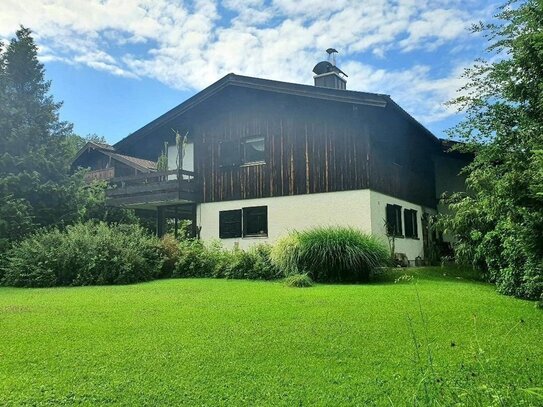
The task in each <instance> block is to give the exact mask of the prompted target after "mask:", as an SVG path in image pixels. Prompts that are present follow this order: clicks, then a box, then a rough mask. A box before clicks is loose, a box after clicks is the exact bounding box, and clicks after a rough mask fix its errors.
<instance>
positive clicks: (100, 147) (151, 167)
mask: <svg viewBox="0 0 543 407" xmlns="http://www.w3.org/2000/svg"><path fill="white" fill-rule="evenodd" d="M90 150H96V151H99V152H101V153H102V154H104V155H107V156H108V157H111V158H112V159H114V160H117V161H119V162H121V163H123V164H126V165H128V166H130V167H133V168H136V169H138V170H139V171H142V172H150V171H155V170H156V163H155V162H153V161H149V160H144V159H143V158H138V157H132V156H129V155H124V154H119V153H117V152H116V151H115V147H113V146H111V145H109V144H104V143H96V142H94V141H89V142H87V143H86V144H85V145H84V146H83V147H82V148H81V149H80V150H79V151H78V153H77V155H76V156H75V158H74V159H73V160H72V166H74V164H75V163H76V162H77V160H78V159H79V158H80V157H81V156H82V155H83V154H85V153H86V152H88V151H90Z"/></svg>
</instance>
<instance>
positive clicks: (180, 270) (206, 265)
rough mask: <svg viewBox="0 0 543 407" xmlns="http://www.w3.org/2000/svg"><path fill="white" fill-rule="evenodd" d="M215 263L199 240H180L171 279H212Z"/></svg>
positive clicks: (212, 255) (212, 256) (212, 254)
mask: <svg viewBox="0 0 543 407" xmlns="http://www.w3.org/2000/svg"><path fill="white" fill-rule="evenodd" d="M217 261H218V259H216V258H215V256H214V253H213V251H212V250H210V249H209V248H206V247H205V245H204V243H203V242H202V241H201V240H196V239H186V240H182V241H181V242H180V243H179V255H178V260H177V262H176V263H175V268H174V271H173V273H172V277H213V274H214V270H215V266H216V264H217Z"/></svg>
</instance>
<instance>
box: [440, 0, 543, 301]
mask: <svg viewBox="0 0 543 407" xmlns="http://www.w3.org/2000/svg"><path fill="white" fill-rule="evenodd" d="M496 18H497V21H498V22H497V23H494V24H482V23H481V24H479V25H477V26H476V27H474V31H475V32H477V33H482V34H483V35H485V36H486V37H487V39H488V40H489V43H490V45H489V47H488V52H489V54H490V55H491V58H490V61H484V60H479V61H477V63H476V64H475V65H474V66H473V67H472V68H470V69H468V70H467V71H466V73H465V77H466V79H467V82H468V83H467V85H466V87H465V88H463V89H462V91H463V94H462V95H461V96H460V97H458V98H457V99H455V100H454V101H452V104H453V105H455V106H456V107H457V108H458V109H459V110H460V111H462V112H464V114H465V119H464V120H463V121H462V122H461V123H460V124H459V125H457V126H456V127H455V128H454V129H452V131H451V136H452V137H455V138H457V139H460V140H462V141H463V143H461V144H459V145H458V146H457V149H458V150H460V151H463V152H466V153H470V154H473V155H474V160H473V162H472V163H471V164H469V165H468V166H467V167H466V168H465V170H464V171H465V174H466V175H467V188H468V193H467V194H455V195H453V196H451V197H449V198H448V203H449V206H450V209H452V215H450V216H447V217H445V218H444V219H442V221H441V224H442V226H443V227H444V228H445V229H447V230H448V231H450V232H452V233H453V234H454V236H455V237H456V243H455V252H456V256H457V258H458V259H459V260H460V261H461V262H464V263H469V264H472V265H474V266H475V267H477V268H478V269H479V270H482V271H483V273H484V274H485V275H486V276H487V278H488V279H489V280H490V281H492V282H494V283H496V285H497V287H498V290H499V291H500V292H502V293H505V294H511V295H515V296H519V297H524V298H531V299H537V298H538V297H539V296H540V295H541V293H542V292H543V198H542V196H541V195H539V192H540V188H541V185H543V182H542V179H543V173H542V162H541V158H540V155H539V154H538V153H537V151H539V150H541V149H542V148H543V104H542V103H541V100H542V95H543V73H542V72H543V36H542V35H541V21H542V20H543V3H541V2H538V1H535V0H528V1H525V2H521V3H519V2H509V3H507V4H506V5H505V6H504V7H502V8H501V10H500V12H499V14H498V15H497V16H496Z"/></svg>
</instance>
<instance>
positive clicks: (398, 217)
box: [394, 205, 403, 236]
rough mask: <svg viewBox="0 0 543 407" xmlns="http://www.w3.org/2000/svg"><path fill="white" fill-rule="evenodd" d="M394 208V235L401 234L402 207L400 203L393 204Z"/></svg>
mask: <svg viewBox="0 0 543 407" xmlns="http://www.w3.org/2000/svg"><path fill="white" fill-rule="evenodd" d="M394 210H395V211H396V235H397V236H402V234H403V228H402V207H401V206H400V205H394Z"/></svg>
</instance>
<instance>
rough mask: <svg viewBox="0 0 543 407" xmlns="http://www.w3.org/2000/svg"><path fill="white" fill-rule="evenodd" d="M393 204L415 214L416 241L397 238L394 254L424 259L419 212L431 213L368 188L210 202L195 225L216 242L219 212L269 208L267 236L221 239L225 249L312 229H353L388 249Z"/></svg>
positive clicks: (273, 239) (198, 211)
mask: <svg viewBox="0 0 543 407" xmlns="http://www.w3.org/2000/svg"><path fill="white" fill-rule="evenodd" d="M387 204H395V205H400V206H401V207H402V229H403V228H404V225H403V222H404V220H403V216H404V213H403V210H404V209H414V210H416V211H417V222H418V234H419V238H418V239H412V238H396V240H395V248H396V253H405V254H406V255H407V258H408V259H409V260H412V261H414V260H415V258H416V257H417V256H420V257H424V251H423V240H422V219H421V217H422V213H423V211H426V212H433V211H432V210H429V209H426V208H423V207H422V206H420V205H416V204H413V203H410V202H407V201H404V200H401V199H398V198H394V197H391V196H388V195H384V194H381V193H378V192H375V191H370V190H369V189H363V190H357V191H344V192H327V193H322V194H307V195H294V196H284V197H275V198H261V199H245V200H238V201H226V202H212V203H204V204H200V205H198V208H197V222H198V226H201V227H202V229H201V233H200V236H201V238H202V239H203V240H207V241H210V240H218V239H219V212H220V211H226V210H232V209H241V208H243V207H248V206H267V207H268V237H265V238H264V237H246V238H235V239H220V240H221V242H222V243H223V244H224V245H225V246H226V247H234V244H235V243H236V242H237V244H238V245H239V247H241V248H247V247H249V246H251V245H252V244H255V243H260V242H267V243H273V242H275V241H276V240H277V239H278V238H279V237H281V236H283V235H285V234H286V233H288V231H290V230H303V229H308V228H311V227H315V226H336V225H339V226H352V227H355V228H359V229H361V230H363V231H365V232H367V233H372V234H374V235H376V236H378V237H380V238H381V240H382V241H383V242H384V243H385V244H386V245H387V246H388V240H387V237H386V230H385V218H386V205H387Z"/></svg>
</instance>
